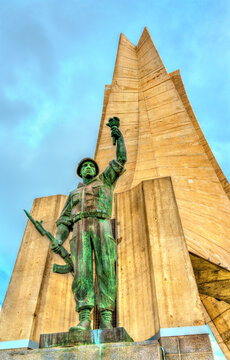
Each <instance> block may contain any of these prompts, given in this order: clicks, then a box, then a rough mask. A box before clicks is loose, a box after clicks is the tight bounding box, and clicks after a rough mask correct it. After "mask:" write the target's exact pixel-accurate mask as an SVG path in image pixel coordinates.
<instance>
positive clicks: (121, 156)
mask: <svg viewBox="0 0 230 360" xmlns="http://www.w3.org/2000/svg"><path fill="white" fill-rule="evenodd" d="M111 136H112V137H113V138H115V139H116V140H117V149H116V157H117V161H118V162H119V163H120V164H121V165H124V164H125V163H126V161H127V154H126V147H125V141H124V138H123V135H122V133H121V131H120V130H119V129H118V127H115V126H114V127H112V130H111Z"/></svg>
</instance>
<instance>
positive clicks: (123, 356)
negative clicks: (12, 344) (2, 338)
mask: <svg viewBox="0 0 230 360" xmlns="http://www.w3.org/2000/svg"><path fill="white" fill-rule="evenodd" d="M20 359H23V360H38V359H40V360H51V359H52V360H60V359H71V360H79V359H87V360H98V359H103V360H111V359H114V360H140V359H141V360H162V354H161V349H160V345H159V343H158V341H157V340H149V341H143V342H123V343H121V342H120V343H110V344H109V343H107V344H101V345H79V346H73V347H65V348H62V347H61V348H60V347H51V348H43V349H36V350H19V349H17V350H16V349H14V350H2V351H0V360H20ZM202 359H203V358H202Z"/></svg>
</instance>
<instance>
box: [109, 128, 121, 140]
mask: <svg viewBox="0 0 230 360" xmlns="http://www.w3.org/2000/svg"><path fill="white" fill-rule="evenodd" d="M111 136H112V138H114V139H116V140H117V139H119V138H120V137H121V136H122V133H121V131H120V130H119V129H118V127H117V126H113V127H112V128H111Z"/></svg>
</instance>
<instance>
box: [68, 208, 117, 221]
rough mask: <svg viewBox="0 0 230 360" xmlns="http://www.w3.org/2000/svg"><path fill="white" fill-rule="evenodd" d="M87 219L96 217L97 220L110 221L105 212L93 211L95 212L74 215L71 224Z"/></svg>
mask: <svg viewBox="0 0 230 360" xmlns="http://www.w3.org/2000/svg"><path fill="white" fill-rule="evenodd" d="M89 217H96V218H99V219H110V216H109V215H108V214H106V213H105V212H103V211H99V210H95V211H83V212H81V213H79V214H76V215H74V216H73V222H74V223H75V222H77V221H79V220H81V219H84V218H89Z"/></svg>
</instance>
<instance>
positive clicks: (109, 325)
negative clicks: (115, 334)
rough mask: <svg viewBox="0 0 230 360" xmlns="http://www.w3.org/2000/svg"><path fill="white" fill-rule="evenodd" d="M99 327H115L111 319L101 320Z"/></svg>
mask: <svg viewBox="0 0 230 360" xmlns="http://www.w3.org/2000/svg"><path fill="white" fill-rule="evenodd" d="M99 327H100V329H113V325H112V324H111V321H101V322H100V326H99Z"/></svg>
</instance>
